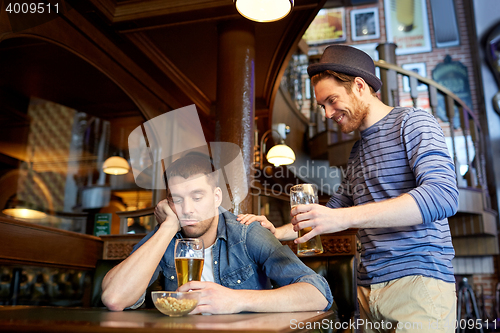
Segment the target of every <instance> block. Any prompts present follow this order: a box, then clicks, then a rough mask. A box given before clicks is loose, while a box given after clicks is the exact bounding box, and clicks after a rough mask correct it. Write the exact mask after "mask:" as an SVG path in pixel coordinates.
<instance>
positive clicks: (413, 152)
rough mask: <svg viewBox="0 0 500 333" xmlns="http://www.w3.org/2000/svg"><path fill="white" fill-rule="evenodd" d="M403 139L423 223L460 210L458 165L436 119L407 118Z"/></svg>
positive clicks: (425, 116)
mask: <svg viewBox="0 0 500 333" xmlns="http://www.w3.org/2000/svg"><path fill="white" fill-rule="evenodd" d="M402 136H403V140H404V144H405V146H406V151H407V155H408V161H409V164H410V168H411V169H412V171H413V173H414V175H415V179H416V183H417V186H416V188H414V189H413V190H411V191H409V192H408V194H410V195H411V196H412V197H413V198H414V199H415V201H416V202H417V205H418V207H419V209H420V213H421V214H422V219H423V223H424V224H425V223H431V222H434V221H438V220H443V219H445V218H447V217H450V216H452V215H454V214H455V213H456V212H457V209H458V188H457V182H456V173H455V165H454V163H453V160H452V159H451V157H450V154H449V152H448V148H447V146H446V142H445V138H444V134H443V131H442V129H441V127H440V126H439V124H438V123H437V121H436V119H435V118H434V117H433V116H432V115H430V114H428V113H427V112H425V111H419V112H418V113H417V112H416V113H415V114H414V115H413V116H412V117H408V118H407V119H406V121H405V123H404V125H403V127H402Z"/></svg>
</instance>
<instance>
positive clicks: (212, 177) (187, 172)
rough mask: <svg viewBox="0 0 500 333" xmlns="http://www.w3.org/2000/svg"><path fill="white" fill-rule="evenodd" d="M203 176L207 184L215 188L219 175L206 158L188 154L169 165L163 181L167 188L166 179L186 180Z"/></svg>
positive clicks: (205, 156) (199, 154) (200, 155)
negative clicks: (179, 178)
mask: <svg viewBox="0 0 500 333" xmlns="http://www.w3.org/2000/svg"><path fill="white" fill-rule="evenodd" d="M199 174H204V175H206V176H207V182H208V184H210V185H211V186H212V187H213V188H216V187H217V186H218V184H219V173H218V172H216V171H215V168H214V166H213V164H212V162H211V160H210V157H208V156H207V155H205V154H201V153H189V154H187V155H186V156H184V157H181V158H179V159H177V160H175V161H174V162H173V163H172V164H170V165H169V166H168V168H167V170H165V174H164V177H165V181H166V183H167V187H168V179H171V178H172V177H176V176H178V177H182V178H184V179H188V178H189V177H191V176H194V175H199Z"/></svg>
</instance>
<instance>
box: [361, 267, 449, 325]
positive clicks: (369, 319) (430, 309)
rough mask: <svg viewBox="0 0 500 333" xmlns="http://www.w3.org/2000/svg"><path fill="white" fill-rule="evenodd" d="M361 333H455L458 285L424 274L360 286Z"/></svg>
mask: <svg viewBox="0 0 500 333" xmlns="http://www.w3.org/2000/svg"><path fill="white" fill-rule="evenodd" d="M358 301H359V310H360V320H359V321H358V323H359V325H358V328H359V330H360V331H361V332H367V333H368V332H398V333H399V332H405V333H406V332H419V333H424V332H432V333H433V332H436V333H438V332H439V333H441V332H446V333H453V332H455V322H456V316H457V314H456V312H457V311H456V309H457V296H456V292H455V284H454V283H448V282H444V281H441V280H438V279H433V278H428V277H423V276H420V275H414V276H406V277H403V278H400V279H396V280H392V281H389V282H383V283H377V284H373V285H371V286H369V287H362V286H358Z"/></svg>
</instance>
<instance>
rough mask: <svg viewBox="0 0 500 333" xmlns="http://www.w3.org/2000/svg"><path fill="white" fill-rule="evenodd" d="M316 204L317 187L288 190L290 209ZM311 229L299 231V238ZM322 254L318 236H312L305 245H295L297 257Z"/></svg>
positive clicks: (297, 186) (312, 185) (304, 186)
mask: <svg viewBox="0 0 500 333" xmlns="http://www.w3.org/2000/svg"><path fill="white" fill-rule="evenodd" d="M314 203H318V187H317V186H316V185H314V184H299V185H295V186H292V188H291V189H290V205H291V206H292V209H293V208H294V207H295V206H298V205H308V204H314ZM311 230H312V228H311V227H307V228H303V229H300V230H299V237H302V236H303V235H305V234H306V233H308V232H309V231H311ZM320 253H323V245H322V244H321V238H320V236H319V235H316V236H314V237H313V238H311V239H310V240H308V241H307V242H305V243H299V244H297V255H300V256H309V255H315V254H320Z"/></svg>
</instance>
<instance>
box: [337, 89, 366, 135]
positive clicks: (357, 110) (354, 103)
mask: <svg viewBox="0 0 500 333" xmlns="http://www.w3.org/2000/svg"><path fill="white" fill-rule="evenodd" d="M350 111H351V112H350V113H349V115H347V114H346V115H345V116H344V117H345V120H346V122H345V123H344V124H343V125H340V130H341V131H342V132H343V133H346V134H347V133H351V132H352V131H355V130H357V129H359V127H360V126H361V123H362V122H363V120H365V118H366V116H367V115H368V105H366V104H365V103H364V102H363V101H361V100H360V99H359V98H357V97H356V96H354V95H351V108H350Z"/></svg>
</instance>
